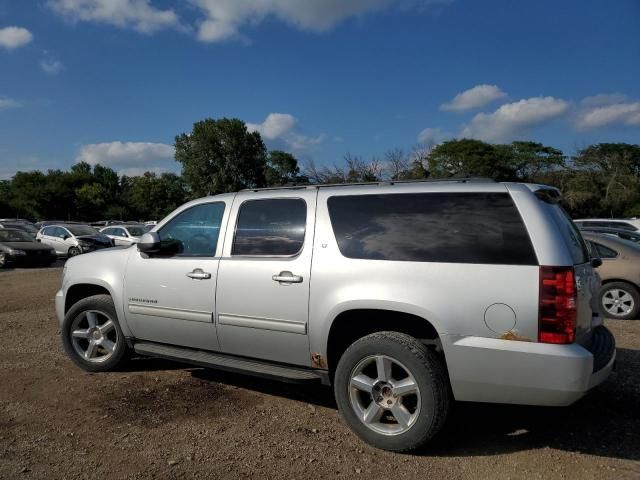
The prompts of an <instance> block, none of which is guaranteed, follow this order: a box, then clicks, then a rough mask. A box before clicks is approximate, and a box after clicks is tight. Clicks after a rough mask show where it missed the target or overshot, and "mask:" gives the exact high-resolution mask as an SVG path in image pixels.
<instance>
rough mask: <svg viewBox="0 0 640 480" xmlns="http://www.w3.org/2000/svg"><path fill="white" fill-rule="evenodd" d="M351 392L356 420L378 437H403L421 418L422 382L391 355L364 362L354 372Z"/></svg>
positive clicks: (367, 358)
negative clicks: (381, 435)
mask: <svg viewBox="0 0 640 480" xmlns="http://www.w3.org/2000/svg"><path fill="white" fill-rule="evenodd" d="M349 390H350V392H349V398H350V401H351V407H352V408H353V410H354V412H355V414H356V416H357V417H358V418H359V419H360V421H361V422H362V423H364V425H366V426H367V427H368V428H369V429H371V430H373V431H374V432H376V433H380V434H383V435H399V434H402V433H404V432H406V431H407V430H409V429H410V428H411V427H412V426H413V424H414V423H415V422H416V420H417V419H418V416H419V414H420V389H419V388H418V382H417V381H416V379H415V378H414V377H413V375H412V374H411V372H410V371H409V369H408V368H407V367H405V366H404V365H403V364H402V363H400V362H399V361H397V360H395V359H394V358H391V357H389V356H387V355H371V356H368V357H366V358H364V359H362V360H361V361H360V362H359V363H358V364H357V365H356V366H355V368H354V369H353V371H352V372H351V377H350V382H349Z"/></svg>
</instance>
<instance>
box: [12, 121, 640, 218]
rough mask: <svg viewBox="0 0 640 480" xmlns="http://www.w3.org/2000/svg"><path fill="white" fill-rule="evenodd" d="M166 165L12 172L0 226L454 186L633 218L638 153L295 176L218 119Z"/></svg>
mask: <svg viewBox="0 0 640 480" xmlns="http://www.w3.org/2000/svg"><path fill="white" fill-rule="evenodd" d="M175 159H176V161H177V162H178V163H179V164H180V166H181V174H180V175H176V174H173V173H162V174H156V173H153V172H146V173H145V174H144V175H142V176H134V177H130V176H125V175H123V176H119V175H118V174H117V172H115V171H114V170H113V169H111V168H109V167H106V166H103V165H94V166H91V165H89V164H87V163H84V162H81V163H77V164H75V165H74V166H73V167H71V169H70V170H68V171H62V170H48V171H47V172H41V171H29V172H18V173H16V174H15V175H14V176H13V177H12V178H11V179H10V180H3V181H0V217H26V218H29V219H33V220H42V219H58V220H82V221H95V220H103V219H119V220H150V219H154V220H159V219H160V218H162V217H163V216H165V215H166V214H167V213H169V212H170V211H171V210H173V209H174V208H176V207H178V206H179V205H181V204H182V203H184V202H186V201H188V200H190V199H193V198H198V197H201V196H204V195H210V194H217V193H224V192H232V191H237V190H241V189H243V188H259V187H270V186H271V187H273V186H281V185H291V184H298V185H299V184H318V183H347V182H373V181H382V180H388V181H393V180H419V179H429V178H431V179H440V178H457V177H487V178H491V179H495V180H498V181H516V182H534V183H544V184H548V185H553V186H556V187H558V188H559V189H560V190H561V191H562V193H563V195H564V198H565V206H566V208H567V209H568V210H569V212H570V213H571V214H572V215H573V216H574V217H592V216H605V217H612V216H613V217H619V216H636V215H640V145H633V144H626V143H599V144H595V145H590V146H587V147H585V148H583V149H580V150H579V151H578V152H577V153H576V154H575V155H573V156H567V155H565V154H564V153H563V152H562V151H561V150H559V149H557V148H553V147H550V146H547V145H543V144H541V143H537V142H531V141H516V142H512V143H510V144H489V143H485V142H482V141H480V140H473V139H466V138H463V139H455V140H449V141H446V142H444V143H441V144H439V145H424V144H423V145H418V146H415V147H413V148H412V149H410V150H407V151H405V150H403V149H399V148H398V149H393V150H390V151H388V152H386V153H385V154H383V155H381V156H380V157H379V158H371V159H367V160H365V159H363V158H362V157H361V156H357V155H352V154H347V155H345V157H344V158H343V160H342V161H341V162H339V163H335V164H333V165H330V166H328V165H323V166H317V165H316V164H314V163H313V162H310V163H308V164H306V165H305V166H303V167H301V166H300V163H299V161H298V159H296V158H295V156H294V155H292V154H291V153H288V152H284V151H281V150H271V151H269V150H268V149H267V148H266V146H265V144H264V142H263V141H262V138H261V136H260V133H258V132H250V131H248V130H247V126H246V124H245V123H244V122H243V121H241V120H239V119H228V118H222V119H218V120H214V119H205V120H202V121H199V122H196V123H194V125H193V128H192V130H191V132H189V133H183V134H180V135H178V136H176V138H175Z"/></svg>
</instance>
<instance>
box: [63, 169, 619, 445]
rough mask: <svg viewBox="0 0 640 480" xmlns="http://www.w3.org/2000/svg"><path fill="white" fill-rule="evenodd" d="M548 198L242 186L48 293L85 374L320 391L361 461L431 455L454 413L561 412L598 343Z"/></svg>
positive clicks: (397, 186) (493, 190) (586, 273)
mask: <svg viewBox="0 0 640 480" xmlns="http://www.w3.org/2000/svg"><path fill="white" fill-rule="evenodd" d="M559 200H560V195H559V193H558V191H557V190H556V189H554V188H551V187H546V186H541V185H527V184H515V183H495V182H488V181H472V180H456V181H440V182H392V183H384V182H382V183H373V184H366V185H347V186H306V187H290V188H281V189H266V190H246V191H241V192H238V193H230V194H223V195H216V196H211V197H206V198H202V199H199V200H195V201H192V202H190V203H187V204H186V205H183V206H182V207H180V208H178V209H177V210H175V211H174V212H173V213H171V214H170V215H169V216H168V217H166V218H165V219H164V220H162V221H161V222H160V223H159V224H158V225H157V226H156V227H155V228H154V229H153V231H151V232H150V233H147V234H145V235H143V236H142V238H141V241H140V242H139V243H138V244H137V248H128V249H113V250H105V251H100V252H95V253H92V254H90V255H86V256H82V257H78V258H73V259H71V260H70V261H69V262H67V265H66V267H65V272H64V276H63V280H62V288H61V289H60V291H59V292H58V293H57V295H56V310H57V315H58V318H59V321H60V324H61V335H62V341H63V345H64V348H65V349H66V351H67V353H68V355H69V356H70V357H71V359H72V360H73V361H74V362H75V363H76V364H77V365H79V366H80V367H81V368H84V369H85V370H89V371H107V370H112V369H114V368H117V366H118V365H119V364H120V362H121V361H122V359H123V358H124V355H125V353H126V351H127V350H128V349H132V350H133V351H135V352H136V353H137V354H140V355H149V356H155V357H162V358H168V359H175V360H179V361H181V362H187V363H192V364H195V365H201V366H206V367H212V368H219V369H223V370H229V371H233V372H242V373H247V374H252V375H259V376H263V377H268V378H277V379H280V380H284V381H287V382H294V383H315V382H321V383H325V384H331V385H333V388H334V392H335V396H336V401H337V404H338V407H339V409H340V412H341V414H342V416H343V418H344V419H345V421H346V422H347V423H348V424H349V426H350V427H351V428H352V429H353V430H354V431H355V432H356V433H357V434H358V435H359V436H360V437H361V438H362V439H364V440H365V441H366V442H368V443H370V444H372V445H375V446H377V447H380V448H383V449H387V450H393V451H405V450H410V449H414V448H417V447H419V446H421V445H423V444H425V443H426V442H428V441H429V440H431V439H432V438H433V437H434V436H435V435H436V434H437V433H438V431H439V430H440V429H441V428H442V426H443V425H444V423H445V420H446V418H447V415H448V413H449V410H450V408H451V405H452V403H453V401H454V400H461V401H479V402H495V403H515V404H528V405H558V406H559V405H569V404H571V403H573V402H575V401H576V400H577V399H579V398H580V397H582V396H583V395H585V393H587V392H588V391H589V390H590V389H591V388H593V387H594V386H596V385H598V384H599V383H601V382H602V381H604V380H605V379H606V378H607V377H608V375H609V373H610V372H611V370H612V367H613V364H614V362H615V357H616V352H615V341H614V338H613V336H612V335H611V333H610V332H609V330H607V329H606V328H605V327H604V326H603V325H602V319H601V318H600V317H599V316H598V315H597V313H596V312H594V311H592V308H591V304H592V296H593V295H594V293H595V292H597V291H598V288H599V280H598V276H597V275H596V273H595V272H594V269H595V268H597V267H598V266H599V265H600V264H601V260H600V259H593V260H592V259H591V258H590V257H589V255H588V251H587V248H586V246H585V243H584V240H583V239H582V237H581V235H580V232H579V231H578V230H577V228H576V227H575V226H574V224H573V223H572V222H571V220H570V219H569V218H568V217H567V216H566V214H565V213H564V212H563V210H562V209H561V207H560V206H559V204H558V202H559Z"/></svg>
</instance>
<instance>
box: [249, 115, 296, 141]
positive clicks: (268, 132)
mask: <svg viewBox="0 0 640 480" xmlns="http://www.w3.org/2000/svg"><path fill="white" fill-rule="evenodd" d="M295 124H296V119H295V117H294V116H293V115H290V114H288V113H270V114H269V115H267V118H265V120H264V122H262V123H247V129H248V130H249V131H250V132H258V133H260V135H261V136H262V137H264V138H266V139H267V140H275V139H276V138H280V137H282V136H283V135H284V134H286V133H288V132H290V131H291V129H292V128H293V126H294V125H295Z"/></svg>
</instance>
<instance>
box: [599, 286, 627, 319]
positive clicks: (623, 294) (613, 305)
mask: <svg viewBox="0 0 640 480" xmlns="http://www.w3.org/2000/svg"><path fill="white" fill-rule="evenodd" d="M602 306H603V307H604V309H605V311H606V312H607V313H608V314H609V315H612V316H614V317H620V316H624V315H627V314H629V313H630V312H631V311H632V310H633V308H634V307H635V302H634V300H633V296H632V295H631V294H630V293H629V292H627V291H626V290H622V289H620V288H612V289H611V290H607V292H606V293H605V294H604V295H603V296H602Z"/></svg>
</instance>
